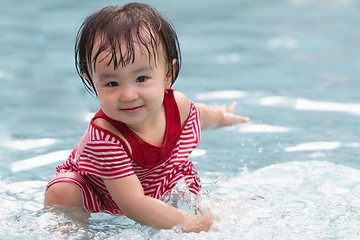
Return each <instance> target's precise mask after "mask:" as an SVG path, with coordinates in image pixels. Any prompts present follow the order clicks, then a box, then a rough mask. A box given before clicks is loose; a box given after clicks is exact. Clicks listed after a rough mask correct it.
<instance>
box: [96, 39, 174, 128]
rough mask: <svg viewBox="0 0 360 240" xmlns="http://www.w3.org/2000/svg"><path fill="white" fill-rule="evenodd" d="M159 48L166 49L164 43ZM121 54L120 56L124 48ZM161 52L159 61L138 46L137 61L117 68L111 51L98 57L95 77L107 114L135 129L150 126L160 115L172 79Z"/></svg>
mask: <svg viewBox="0 0 360 240" xmlns="http://www.w3.org/2000/svg"><path fill="white" fill-rule="evenodd" d="M95 47H96V45H95ZM123 49H124V46H122V50H123ZM158 51H161V52H163V50H162V48H161V47H160V46H159V47H158ZM118 54H119V57H120V51H119V52H118ZM157 55H158V57H157V59H156V63H155V61H154V60H153V59H154V58H153V57H152V56H151V57H150V58H149V55H148V52H147V51H146V50H144V49H141V48H140V46H139V45H137V46H136V45H135V61H134V63H131V62H130V63H129V64H127V65H126V66H122V65H121V64H120V65H119V67H118V68H116V69H114V65H113V62H110V59H111V53H110V52H109V51H103V52H102V53H101V54H100V55H99V56H98V58H97V62H96V69H95V71H93V74H92V79H93V83H94V87H95V89H96V91H97V94H98V96H97V97H98V100H99V103H100V107H101V108H102V110H103V111H104V112H105V114H106V115H108V116H109V117H110V118H112V119H115V120H117V121H121V122H123V123H125V124H126V125H128V126H129V127H133V128H136V127H138V126H140V125H144V126H146V124H150V123H151V122H152V121H154V120H156V119H157V118H158V117H159V113H160V111H161V107H162V104H163V98H164V89H167V88H169V87H170V85H171V81H172V79H171V71H170V74H169V65H168V63H167V62H166V61H165V58H164V56H163V54H157ZM118 59H119V58H118ZM109 62H110V64H109Z"/></svg>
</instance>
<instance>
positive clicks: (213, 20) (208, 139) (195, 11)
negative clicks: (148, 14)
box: [0, 0, 360, 239]
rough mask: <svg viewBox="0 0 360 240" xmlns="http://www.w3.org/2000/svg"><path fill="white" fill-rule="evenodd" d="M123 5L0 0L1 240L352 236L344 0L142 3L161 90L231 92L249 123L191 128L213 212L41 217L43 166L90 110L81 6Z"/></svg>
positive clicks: (193, 94) (79, 129) (355, 137)
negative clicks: (173, 56) (166, 34)
mask: <svg viewBox="0 0 360 240" xmlns="http://www.w3.org/2000/svg"><path fill="white" fill-rule="evenodd" d="M123 3H124V2H123V1H84V0H79V1H70V0H62V1H59V0H53V1H44V0H34V1H21V0H15V1H6V0H0V6H1V7H0V56H1V57H0V84H1V87H0V114H1V118H0V137H1V140H0V163H1V165H0V207H1V208H2V213H1V214H0V238H1V239H15V238H19V237H21V238H22V239H45V238H51V239H57V238H59V239H63V238H64V239H84V238H85V239H86V238H89V239H97V238H99V239H104V238H106V239H115V238H116V239H119V238H120V239H121V238H127V239H149V238H150V239H219V238H230V239H231V238H235V239H236V238H238V237H241V238H242V239H269V238H273V239H314V238H316V239H357V238H359V236H360V228H359V226H360V216H359V212H360V180H359V179H360V178H359V176H360V162H359V155H360V139H359V134H360V126H359V116H360V97H359V92H360V81H359V75H360V74H359V73H360V70H359V69H360V53H359V48H360V41H359V39H360V30H359V29H358V27H357V26H358V25H359V24H358V23H360V14H359V9H360V8H359V7H360V3H359V2H358V1H355V0H327V1H325V0H274V1H264V0H251V1H250V0H224V1H215V0H210V1H204V0H200V1H188V0H185V1H181V2H173V1H172V2H170V1H164V0H155V1H147V3H149V4H151V5H152V6H154V7H155V8H156V9H157V10H159V12H161V13H162V14H163V15H164V16H165V17H166V18H167V19H169V20H170V22H172V24H173V25H174V27H175V29H176V30H177V33H178V36H179V40H180V44H181V47H182V54H183V65H182V69H181V72H180V77H179V79H178V80H177V82H176V83H175V86H174V88H175V89H177V90H179V91H182V92H184V93H185V94H187V95H188V96H189V97H190V98H191V99H193V100H194V101H200V102H204V103H207V104H212V103H214V102H217V103H219V104H229V103H231V102H232V101H234V100H235V101H237V102H238V108H237V110H236V111H237V113H238V114H241V115H245V116H249V117H250V118H251V123H249V124H246V125H238V126H234V127H229V128H225V129H220V130H216V131H206V132H203V134H202V142H201V144H200V147H199V149H198V150H197V151H196V152H195V153H194V155H193V157H192V160H193V161H194V162H195V167H196V169H197V170H198V172H199V174H200V177H201V178H202V181H203V186H204V189H205V190H209V191H210V197H209V198H210V202H211V203H212V204H214V205H216V207H215V209H218V210H215V211H219V215H220V216H221V219H220V220H216V221H215V225H214V227H213V228H212V229H211V231H210V232H209V233H203V234H179V233H175V232H174V231H152V230H150V229H148V228H145V227H140V226H138V225H136V224H135V225H134V224H133V223H131V221H129V220H126V219H123V218H114V217H110V216H106V215H101V214H99V215H97V214H95V215H93V216H92V217H91V218H90V219H89V220H88V221H87V222H86V223H83V222H82V221H74V220H73V219H69V218H67V217H66V216H63V215H54V214H52V213H46V212H43V211H42V201H43V194H44V190H45V185H46V183H47V182H48V181H49V180H50V179H51V178H52V177H53V176H54V174H55V166H56V165H58V164H59V163H61V162H62V161H64V160H65V159H66V157H67V154H68V153H69V150H70V149H72V148H73V147H74V146H75V145H76V144H77V142H78V141H79V139H80V138H81V136H82V134H83V132H84V130H85V129H86V127H87V125H88V119H89V115H90V114H91V113H93V112H95V111H97V109H98V103H97V100H96V99H95V98H94V97H92V96H90V95H89V94H88V93H87V92H86V90H85V89H84V87H83V86H82V83H81V81H80V79H79V78H78V76H77V75H76V71H75V68H74V52H73V49H74V39H75V35H76V32H77V30H78V28H79V26H80V24H81V23H82V21H83V20H84V18H85V17H86V16H87V15H88V14H89V13H91V12H93V11H96V10H98V9H99V8H102V7H104V6H106V5H116V4H123ZM214 182H217V183H216V184H214ZM257 196H260V197H257ZM219 200H221V202H220V203H219V202H218V201H219ZM224 201H225V202H226V204H225V203H224Z"/></svg>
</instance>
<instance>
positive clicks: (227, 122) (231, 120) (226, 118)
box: [213, 102, 250, 128]
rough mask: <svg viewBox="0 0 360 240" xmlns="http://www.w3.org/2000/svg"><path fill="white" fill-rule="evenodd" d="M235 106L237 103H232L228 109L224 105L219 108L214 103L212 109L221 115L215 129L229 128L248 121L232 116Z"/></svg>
mask: <svg viewBox="0 0 360 240" xmlns="http://www.w3.org/2000/svg"><path fill="white" fill-rule="evenodd" d="M236 105H237V102H232V103H231V104H230V105H229V106H228V107H227V106H226V105H222V106H221V107H219V106H218V105H217V104H216V103H215V104H214V105H213V107H214V109H216V110H218V111H219V112H220V113H221V114H222V116H221V121H220V123H219V125H218V127H217V128H219V127H225V126H231V125H234V124H237V123H246V122H248V121H249V120H250V119H249V118H248V117H243V116H239V115H235V114H234V112H235V108H236Z"/></svg>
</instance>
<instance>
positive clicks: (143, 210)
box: [104, 175, 212, 232]
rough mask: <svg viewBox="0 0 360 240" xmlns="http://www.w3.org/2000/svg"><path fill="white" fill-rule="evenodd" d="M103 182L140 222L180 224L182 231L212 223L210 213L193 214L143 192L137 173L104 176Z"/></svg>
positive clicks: (160, 225)
mask: <svg viewBox="0 0 360 240" xmlns="http://www.w3.org/2000/svg"><path fill="white" fill-rule="evenodd" d="M104 183H105V186H106V188H107V189H108V191H109V193H110V195H111V196H112V198H113V199H114V201H115V202H116V204H117V205H118V207H119V208H120V209H121V211H122V212H123V213H124V214H125V215H126V216H127V217H129V218H131V219H133V220H134V221H136V222H139V223H140V224H144V225H148V226H151V227H154V228H156V229H171V228H172V227H174V226H180V230H181V231H183V232H201V231H208V230H209V228H210V226H211V224H212V215H211V213H208V214H204V215H198V216H194V215H192V214H190V213H188V212H185V211H181V210H179V209H177V208H174V207H172V206H170V205H168V204H166V203H164V202H162V201H160V200H158V199H156V198H152V197H148V196H145V195H144V192H143V189H142V187H141V184H140V181H139V179H138V178H137V176H136V175H131V176H128V177H124V178H119V179H111V180H108V179H104Z"/></svg>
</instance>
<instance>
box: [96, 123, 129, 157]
mask: <svg viewBox="0 0 360 240" xmlns="http://www.w3.org/2000/svg"><path fill="white" fill-rule="evenodd" d="M93 125H95V126H96V127H97V128H100V129H101V130H102V131H103V132H104V133H105V134H110V135H111V136H115V138H117V139H119V140H120V142H121V143H122V145H124V146H126V147H127V149H129V151H130V153H131V148H130V144H129V143H128V141H127V140H126V138H125V137H124V136H123V135H122V134H121V133H120V132H119V130H117V129H116V128H115V127H114V126H113V125H112V124H111V123H110V122H108V121H107V120H106V119H104V118H96V119H94V120H93ZM104 130H105V131H104Z"/></svg>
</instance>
